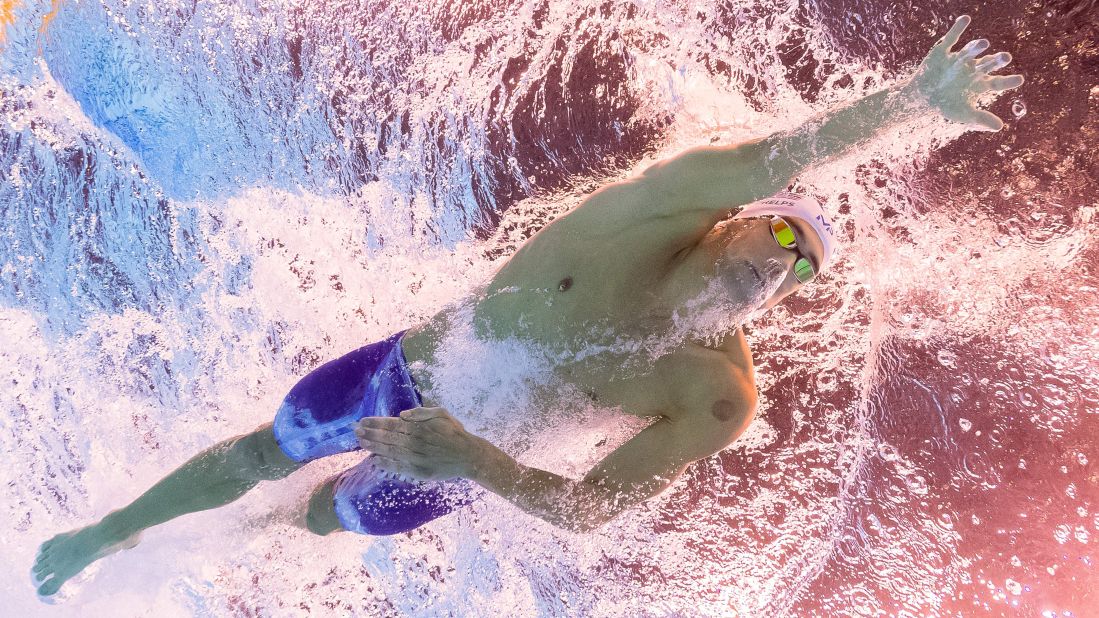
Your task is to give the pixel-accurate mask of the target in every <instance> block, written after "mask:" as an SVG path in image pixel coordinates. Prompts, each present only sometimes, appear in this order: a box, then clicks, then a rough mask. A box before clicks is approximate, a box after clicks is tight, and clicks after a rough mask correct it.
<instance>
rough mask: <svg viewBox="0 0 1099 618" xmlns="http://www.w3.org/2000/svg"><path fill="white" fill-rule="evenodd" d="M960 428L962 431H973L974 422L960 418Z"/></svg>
mask: <svg viewBox="0 0 1099 618" xmlns="http://www.w3.org/2000/svg"><path fill="white" fill-rule="evenodd" d="M958 426H959V427H961V428H962V431H969V430H970V429H973V422H972V421H970V420H969V419H968V418H959V419H958Z"/></svg>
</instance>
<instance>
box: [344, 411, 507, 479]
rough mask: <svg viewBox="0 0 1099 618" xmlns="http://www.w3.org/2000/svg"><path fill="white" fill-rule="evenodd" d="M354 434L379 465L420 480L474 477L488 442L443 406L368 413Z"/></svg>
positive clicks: (387, 469) (357, 425)
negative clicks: (378, 413)
mask: <svg viewBox="0 0 1099 618" xmlns="http://www.w3.org/2000/svg"><path fill="white" fill-rule="evenodd" d="M355 435H356V436H357V437H358V439H359V445H360V446H362V447H363V448H364V449H366V450H368V451H370V452H371V453H372V454H373V456H374V463H375V465H376V466H377V467H379V468H381V469H383V470H385V471H387V472H395V473H397V474H401V475H404V476H408V477H412V478H414V479H417V480H421V481H445V480H449V479H453V478H472V477H473V475H474V473H475V462H476V459H477V455H478V453H479V452H480V450H481V448H482V445H483V443H484V442H485V441H484V440H483V439H481V438H479V437H477V436H475V435H473V434H471V433H469V432H468V431H466V429H465V427H463V426H462V424H461V423H460V422H458V421H457V420H456V419H455V418H454V417H453V416H451V415H450V413H449V412H447V411H446V409H444V408H412V409H410V410H405V411H403V412H401V414H400V416H369V417H366V418H364V419H362V420H360V421H359V422H358V423H357V424H356V425H355Z"/></svg>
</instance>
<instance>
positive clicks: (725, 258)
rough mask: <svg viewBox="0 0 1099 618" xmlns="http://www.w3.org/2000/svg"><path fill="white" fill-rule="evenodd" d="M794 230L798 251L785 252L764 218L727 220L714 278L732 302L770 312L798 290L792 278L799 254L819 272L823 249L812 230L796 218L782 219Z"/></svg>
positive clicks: (794, 277) (798, 284)
mask: <svg viewBox="0 0 1099 618" xmlns="http://www.w3.org/2000/svg"><path fill="white" fill-rule="evenodd" d="M782 218H783V220H785V221H786V222H787V223H788V224H789V225H790V227H791V228H792V229H793V232H794V236H795V238H796V239H797V249H798V251H792V250H790V249H786V248H784V247H782V246H780V245H779V244H778V242H776V241H775V238H774V236H772V235H771V223H770V220H769V219H768V218H765V217H752V218H748V219H733V220H730V221H729V222H728V223H727V225H726V229H725V232H724V233H725V236H726V238H727V241H728V242H727V244H726V246H725V248H724V251H723V253H722V255H721V258H720V259H719V260H718V262H717V275H718V277H719V278H720V280H721V282H722V284H723V285H724V286H725V288H726V289H727V290H728V293H729V294H730V296H731V297H732V298H735V299H740V300H743V301H744V302H747V303H750V304H752V305H754V306H756V307H758V308H760V309H770V308H771V307H774V306H775V305H777V304H778V303H779V302H781V301H782V299H784V298H786V297H787V296H789V295H790V294H792V293H794V292H796V291H797V290H798V289H800V288H801V286H802V283H801V282H800V281H798V280H797V277H796V276H794V262H795V261H796V260H797V258H798V252H800V253H801V254H802V255H804V256H805V257H806V258H808V259H809V261H810V262H812V264H813V267H814V268H816V269H818V270H819V268H820V261H821V257H822V255H823V252H824V247H823V245H822V244H821V242H820V239H819V238H818V237H817V235H816V233H815V232H813V229H812V227H810V225H809V224H808V223H806V222H805V221H803V220H801V219H799V218H797V217H789V216H784V217H782Z"/></svg>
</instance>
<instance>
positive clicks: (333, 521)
mask: <svg viewBox="0 0 1099 618" xmlns="http://www.w3.org/2000/svg"><path fill="white" fill-rule="evenodd" d="M339 478H340V477H339V475H336V476H333V477H332V478H330V479H328V480H327V481H325V482H324V483H322V484H321V485H319V486H317V488H316V489H315V490H313V494H312V495H311V496H309V501H308V502H307V503H306V504H305V508H304V509H303V512H302V513H301V516H300V518H299V519H298V524H297V525H298V527H300V528H305V529H306V530H308V531H310V532H312V533H313V534H316V535H319V536H328V535H329V534H332V533H333V532H338V531H340V530H343V526H342V525H340V520H339V518H338V517H336V508H335V496H336V481H337V480H339Z"/></svg>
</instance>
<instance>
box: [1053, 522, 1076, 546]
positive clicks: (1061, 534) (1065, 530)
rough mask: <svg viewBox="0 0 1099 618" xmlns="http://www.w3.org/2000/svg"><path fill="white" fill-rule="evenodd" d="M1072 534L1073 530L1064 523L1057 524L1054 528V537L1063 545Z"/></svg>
mask: <svg viewBox="0 0 1099 618" xmlns="http://www.w3.org/2000/svg"><path fill="white" fill-rule="evenodd" d="M1071 535H1072V530H1071V529H1070V528H1069V527H1068V526H1066V525H1064V524H1061V525H1060V526H1057V527H1056V528H1054V529H1053V538H1054V539H1056V540H1057V542H1058V543H1061V544H1062V545H1064V544H1065V543H1067V542H1068V539H1069V537H1070V536H1071Z"/></svg>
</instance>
